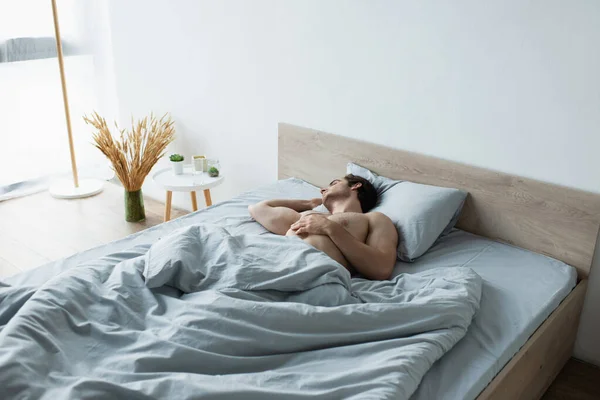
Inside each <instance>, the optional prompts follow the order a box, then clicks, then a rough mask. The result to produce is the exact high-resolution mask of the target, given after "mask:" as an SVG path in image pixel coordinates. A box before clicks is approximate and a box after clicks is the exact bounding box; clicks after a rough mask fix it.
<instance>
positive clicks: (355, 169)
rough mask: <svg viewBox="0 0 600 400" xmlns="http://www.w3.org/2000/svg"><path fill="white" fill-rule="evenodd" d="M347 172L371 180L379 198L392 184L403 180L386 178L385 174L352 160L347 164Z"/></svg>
mask: <svg viewBox="0 0 600 400" xmlns="http://www.w3.org/2000/svg"><path fill="white" fill-rule="evenodd" d="M346 174H352V175H356V176H360V177H361V178H365V179H366V180H368V181H369V182H371V184H372V185H373V187H374V188H375V190H376V191H377V197H378V198H379V197H380V196H381V195H382V194H383V193H385V192H386V191H387V190H388V189H390V188H391V187H392V186H394V185H396V184H398V183H400V182H402V181H395V180H393V179H390V178H386V177H385V176H380V175H377V174H376V173H375V172H373V171H371V170H369V169H367V168H365V167H361V166H360V165H358V164H354V163H352V162H349V163H348V164H347V165H346Z"/></svg>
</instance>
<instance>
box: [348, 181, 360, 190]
mask: <svg viewBox="0 0 600 400" xmlns="http://www.w3.org/2000/svg"><path fill="white" fill-rule="evenodd" d="M361 186H362V183H360V182H356V183H355V184H354V185H352V187H351V188H350V190H358V188H359V187H361Z"/></svg>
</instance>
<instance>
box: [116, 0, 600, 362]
mask: <svg viewBox="0 0 600 400" xmlns="http://www.w3.org/2000/svg"><path fill="white" fill-rule="evenodd" d="M111 27H112V35H113V45H114V58H115V64H116V79H117V92H118V97H119V104H120V113H121V117H122V118H126V117H128V116H129V115H131V114H132V113H133V114H134V115H138V116H139V115H142V114H144V113H147V112H149V111H150V110H153V111H155V112H159V113H160V112H165V111H170V112H171V113H172V115H173V117H174V119H175V120H176V121H177V132H178V138H177V142H176V143H175V144H174V146H173V149H172V150H174V151H180V152H183V153H184V154H185V155H187V156H189V155H191V154H192V153H206V154H209V155H210V156H214V157H218V158H220V160H221V161H222V167H223V171H224V173H225V174H226V176H227V178H226V183H225V184H224V185H223V186H222V187H220V188H217V189H215V190H214V191H213V198H214V199H215V200H217V201H218V200H223V199H226V198H228V197H231V196H233V195H235V194H236V193H239V192H240V191H243V190H247V189H251V188H253V187H255V186H257V185H260V184H265V183H268V182H272V181H273V180H274V179H276V154H277V147H276V146H277V140H276V137H277V136H276V135H277V122H278V121H284V122H290V123H294V124H298V125H303V126H307V127H313V128H317V129H321V130H325V131H329V132H333V133H338V134H344V135H346V136H349V137H355V138H362V139H367V140H369V141H372V142H376V143H381V144H385V145H388V146H394V147H398V148H403V149H408V150H413V151H418V152H421V153H427V154H431V155H435V156H438V157H443V158H447V159H451V160H459V161H462V162H465V163H469V164H473V165H478V166H483V167H489V168H493V169H497V170H501V171H506V172H509V173H515V174H520V175H524V176H528V177H533V178H537V179H542V180H546V181H551V182H555V183H559V184H564V185H568V186H573V187H577V188H582V189H586V190H592V191H596V192H598V191H600V157H598V149H599V148H600V132H599V130H600V111H599V110H600V74H599V72H600V54H599V51H598V43H600V3H598V2H596V1H591V0H589V1H585V0H577V1H572V2H569V4H568V5H566V4H565V3H564V2H563V1H559V0H547V1H543V0H534V1H529V2H523V1H520V0H510V1H507V0H496V1H493V2H492V1H488V2H480V1H476V0H463V1H453V2H440V1H433V0H428V1H419V2H417V1H409V0H407V1H392V0H390V1H381V0H379V1H376V0H363V1H358V0H356V1H349V0H346V1H341V0H339V1H334V0H330V1H322V0H312V1H305V0H297V1H285V0H271V1H266V0H265V1H257V0H254V1H244V0H239V1H231V0H230V1H195V0H174V1H170V2H167V1H157V0H153V1H146V0H135V1H133V0H131V1H127V2H121V1H114V0H113V1H112V3H111ZM145 191H146V194H149V195H158V196H160V197H162V196H163V194H162V192H160V191H159V190H158V189H157V188H156V187H153V186H152V185H151V184H148V185H146V187H145ZM175 202H176V203H179V204H180V205H183V206H186V207H189V200H188V199H187V198H186V197H184V196H180V197H176V198H175ZM593 278H594V282H592V285H591V286H592V289H591V291H590V296H589V298H588V302H587V303H588V304H587V309H586V321H585V323H584V324H583V327H584V328H585V329H584V330H582V332H581V334H580V338H579V342H578V353H577V354H578V356H580V357H581V358H584V359H587V360H595V361H596V362H597V363H599V364H600V346H599V345H598V344H596V343H595V342H594V340H593V339H594V337H595V336H598V335H600V326H598V321H597V315H598V314H599V311H600V310H599V309H598V307H599V306H598V305H599V303H600V302H599V301H598V296H599V295H600V267H598V268H597V272H596V274H595V277H593ZM593 296H596V298H594V297H593Z"/></svg>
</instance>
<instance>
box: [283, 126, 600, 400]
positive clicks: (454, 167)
mask: <svg viewBox="0 0 600 400" xmlns="http://www.w3.org/2000/svg"><path fill="white" fill-rule="evenodd" d="M278 147H279V156H278V176H279V179H285V178H289V177H297V178H300V179H303V180H305V181H307V182H310V183H312V184H314V185H317V186H326V185H327V184H328V183H329V181H330V180H331V178H332V176H333V177H335V176H343V175H344V174H345V171H346V163H347V162H348V161H353V162H355V163H357V164H359V165H362V166H364V167H366V168H369V169H370V170H372V171H374V172H376V173H378V174H380V175H384V176H387V177H389V178H393V179H401V180H409V181H412V182H419V183H424V184H429V185H436V186H445V187H454V188H460V189H464V190H466V191H467V192H469V196H468V197H467V201H466V202H465V205H464V208H463V211H462V214H461V218H460V219H459V221H458V223H457V227H458V228H460V229H463V230H465V231H468V232H472V233H475V234H478V235H481V236H485V237H488V238H490V239H494V240H498V241H502V242H506V243H510V244H513V245H515V246H518V247H522V248H525V249H528V250H532V251H534V252H536V253H541V254H545V255H548V256H550V257H553V258H556V259H558V260H561V261H564V262H565V263H567V264H569V265H572V266H573V267H575V268H576V269H577V273H578V278H579V279H578V284H577V286H576V287H575V289H573V291H571V293H570V294H569V295H568V296H567V297H566V298H565V299H564V300H563V301H562V303H561V304H560V305H559V306H558V307H557V308H556V309H555V310H554V312H553V313H552V314H551V315H550V316H549V317H548V319H546V321H544V323H542V325H540V326H539V327H538V329H537V330H536V331H535V333H534V334H533V335H532V336H531V337H530V338H529V340H528V341H527V342H526V343H525V345H523V347H522V348H521V349H520V350H519V352H518V353H517V354H515V356H514V357H513V358H512V359H511V360H510V361H509V362H508V363H507V364H506V365H505V366H504V368H503V369H502V370H501V371H500V373H499V374H498V375H496V377H495V378H494V379H493V380H492V381H491V382H490V384H489V385H488V386H487V387H486V389H485V390H484V391H483V392H481V393H480V395H479V397H478V399H479V400H484V399H485V400H488V399H499V400H505V399H539V398H540V397H541V396H542V395H543V394H544V392H545V391H546V389H547V388H548V386H549V385H550V384H551V383H552V381H553V380H554V378H555V377H556V375H557V374H558V373H559V372H560V370H561V369H562V367H563V366H564V364H565V363H566V362H567V360H568V359H569V358H570V357H571V354H572V351H573V345H574V343H575V337H576V334H577V327H578V325H579V316H580V314H581V309H582V307H583V300H584V296H585V292H586V288H587V277H588V274H589V272H590V269H591V265H592V258H593V256H594V250H595V247H596V240H597V238H598V229H599V227H600V195H598V194H593V193H589V192H584V191H581V190H576V189H572V188H568V187H563V186H558V185H553V184H550V183H544V182H540V181H536V180H532V179H527V178H522V177H518V176H514V175H508V174H504V173H501V172H495V171H490V170H487V169H482V168H478V167H473V166H468V165H465V164H460V163H456V162H451V161H447V160H442V159H439V158H434V157H429V156H425V155H421V154H416V153H411V152H407V151H402V150H397V149H392V148H389V147H385V146H381V145H376V144H373V143H368V142H364V141H360V140H355V139H350V138H347V137H343V136H337V135H332V134H329V133H324V132H319V131H316V130H312V129H307V128H302V127H298V126H294V125H289V124H284V123H280V124H279V144H278ZM307 159H308V160H310V162H307Z"/></svg>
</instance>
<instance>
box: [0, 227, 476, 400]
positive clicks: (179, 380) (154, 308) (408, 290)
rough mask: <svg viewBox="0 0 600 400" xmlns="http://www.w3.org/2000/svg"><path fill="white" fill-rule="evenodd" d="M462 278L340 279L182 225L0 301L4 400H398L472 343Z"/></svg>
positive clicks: (322, 262) (317, 261)
mask: <svg viewBox="0 0 600 400" xmlns="http://www.w3.org/2000/svg"><path fill="white" fill-rule="evenodd" d="M480 296H481V279H480V278H479V276H478V275H477V274H476V273H474V272H473V271H472V270H470V269H468V268H438V269H435V270H430V271H426V272H421V273H417V274H402V275H400V276H398V277H396V278H394V279H393V280H390V281H368V280H364V279H356V278H355V279H351V277H350V274H349V273H348V272H347V270H346V269H344V268H343V267H342V266H341V265H339V264H338V263H336V262H335V261H333V260H332V259H331V258H329V257H328V256H327V255H325V254H324V253H322V252H320V251H318V250H316V249H315V248H313V247H311V246H309V245H307V244H305V243H304V242H302V241H300V240H292V239H290V238H286V237H279V236H274V235H260V236H258V235H232V234H230V233H229V232H228V231H227V230H226V229H224V228H221V227H219V226H217V225H209V224H206V225H194V226H189V227H186V228H183V229H180V230H178V231H175V232H173V233H172V234H170V235H168V236H165V237H163V238H161V239H160V240H158V241H156V242H155V243H154V244H153V245H152V246H150V245H145V246H138V247H135V248H132V249H130V250H128V251H126V252H121V253H119V254H115V255H109V256H106V257H103V258H100V259H97V260H95V261H91V262H86V263H84V264H82V265H80V266H78V267H76V268H71V269H68V270H66V271H64V272H63V273H61V274H60V275H58V276H56V277H55V278H53V279H51V280H49V281H48V282H46V283H45V284H43V285H41V286H39V287H26V286H25V287H24V286H20V287H13V286H9V285H1V286H0V327H1V330H0V388H1V389H0V391H2V393H1V394H2V397H3V398H48V399H52V400H55V399H66V398H77V399H102V398H106V399H115V398H123V399H151V398H152V399H154V398H177V399H192V398H194V399H199V398H207V399H270V398H272V399H281V398H286V399H296V398H297V399H300V398H323V399H331V398H356V399H365V398H378V399H387V398H389V399H399V398H400V399H406V398H408V397H410V395H411V394H412V393H413V392H414V391H415V389H416V388H417V386H418V384H419V382H420V380H421V378H422V377H423V375H424V374H425V373H426V372H427V370H428V369H429V368H430V367H431V365H432V364H433V363H434V362H435V361H436V360H437V359H439V358H440V357H441V356H442V355H443V354H444V353H445V352H447V351H448V350H449V349H450V348H451V347H452V346H453V345H454V344H455V343H456V342H457V341H458V340H460V339H461V338H462V337H463V336H464V334H465V333H466V331H467V328H468V326H469V324H470V322H471V320H472V318H473V316H474V314H475V313H476V312H477V310H478V308H479V299H480Z"/></svg>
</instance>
